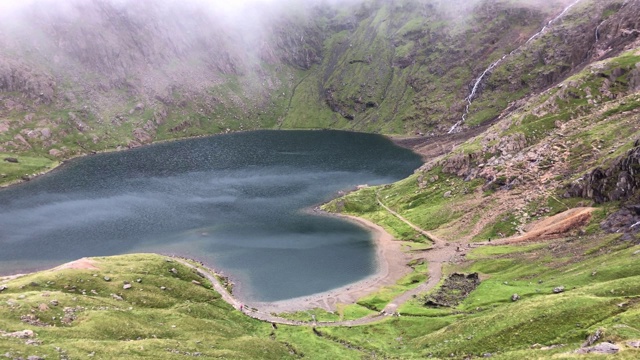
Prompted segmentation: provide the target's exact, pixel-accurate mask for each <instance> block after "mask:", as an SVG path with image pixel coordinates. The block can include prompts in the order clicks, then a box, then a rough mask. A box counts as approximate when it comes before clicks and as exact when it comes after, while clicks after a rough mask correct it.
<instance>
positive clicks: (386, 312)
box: [174, 195, 460, 327]
mask: <svg viewBox="0 0 640 360" xmlns="http://www.w3.org/2000/svg"><path fill="white" fill-rule="evenodd" d="M376 200H377V201H378V204H379V205H380V206H381V207H382V208H383V209H385V210H386V211H388V212H389V213H390V214H392V215H393V216H395V217H397V218H398V219H399V220H401V221H402V222H404V223H405V224H407V225H409V226H410V227H411V228H412V229H414V230H416V231H417V232H419V233H420V234H422V235H424V236H426V237H427V238H429V239H430V240H431V241H433V243H434V247H433V248H431V249H428V250H425V251H424V252H422V254H421V258H423V259H424V260H426V261H427V262H428V265H429V267H428V269H429V275H428V280H427V281H426V282H424V283H422V284H420V285H419V286H418V287H416V288H413V289H411V290H409V291H406V292H404V293H402V294H401V295H399V296H397V297H396V298H394V299H393V300H392V301H390V302H389V304H387V306H386V307H385V308H384V309H383V310H382V311H381V312H380V313H376V314H372V315H368V316H365V317H362V318H359V319H354V320H342V321H331V322H325V321H299V320H291V319H286V318H283V317H279V316H276V315H274V314H272V313H268V312H265V311H260V310H259V309H255V308H249V307H244V306H243V304H242V303H241V302H240V301H239V300H238V299H236V298H235V297H233V295H231V294H230V293H229V291H228V290H227V289H226V288H225V287H224V286H223V285H222V284H221V283H220V281H218V278H217V277H216V275H215V273H214V271H212V270H211V269H208V268H206V267H204V266H196V265H193V264H191V263H189V262H187V261H185V260H183V259H180V258H174V260H175V261H177V262H179V263H181V264H182V265H184V266H186V267H189V268H191V269H194V270H196V271H197V272H198V274H199V275H200V276H203V277H204V278H206V279H207V280H209V281H210V282H211V284H212V285H213V288H214V290H215V291H217V292H218V293H219V294H220V296H221V297H222V299H223V300H224V301H225V302H227V303H228V304H230V305H231V306H233V307H234V308H235V309H237V310H240V311H242V312H243V313H244V314H246V315H247V316H250V317H252V318H254V319H257V320H261V321H266V322H270V323H272V324H282V325H292V326H312V327H327V326H357V325H366V324H371V323H374V322H377V321H381V320H383V319H385V318H386V317H388V316H393V315H396V314H397V313H398V308H399V307H400V306H401V305H403V304H404V303H406V302H407V301H409V300H410V299H412V298H413V297H414V296H415V295H417V294H420V293H424V292H427V291H429V290H431V289H433V288H435V287H436V286H437V285H438V284H439V283H440V281H441V280H442V264H443V263H446V262H449V261H451V260H452V259H453V258H454V257H455V256H456V255H457V254H459V251H458V250H459V249H460V248H459V247H458V249H456V247H455V246H450V244H449V243H448V242H447V241H445V240H443V239H441V238H439V237H437V236H436V235H434V234H433V233H431V232H428V231H426V230H424V229H421V228H420V227H418V226H416V225H415V224H413V223H411V222H410V221H409V220H407V219H405V218H404V217H402V216H401V215H400V214H398V213H397V212H395V211H393V210H392V209H390V208H389V207H388V206H386V205H385V204H384V203H382V201H381V200H380V198H379V197H378V196H377V195H376Z"/></svg>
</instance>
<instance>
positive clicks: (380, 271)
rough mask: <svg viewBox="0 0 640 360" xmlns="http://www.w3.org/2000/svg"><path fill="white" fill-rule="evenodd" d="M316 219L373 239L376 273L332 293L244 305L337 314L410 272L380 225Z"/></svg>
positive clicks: (345, 217) (397, 245)
mask: <svg viewBox="0 0 640 360" xmlns="http://www.w3.org/2000/svg"><path fill="white" fill-rule="evenodd" d="M314 214H315V215H317V216H330V217H335V218H339V219H343V220H346V221H349V222H351V223H353V224H356V225H357V226H359V227H361V228H363V229H365V230H366V231H367V232H369V233H370V234H371V235H372V241H373V245H374V246H375V253H376V271H375V272H374V273H373V274H371V275H369V276H367V277H366V278H364V279H362V280H360V281H357V282H354V283H350V284H347V285H344V286H341V287H338V288H335V289H331V290H327V291H324V292H320V293H316V294H311V295H306V296H301V297H297V298H293V299H287V300H279V301H273V302H261V301H247V302H246V303H247V305H249V306H252V307H255V308H257V309H260V310H261V311H266V312H270V313H284V312H296V311H305V310H311V309H316V308H320V309H324V310H326V311H334V310H336V305H338V304H346V305H349V304H355V303H356V302H357V301H358V300H359V299H361V298H363V297H365V296H367V295H370V294H373V293H375V292H377V291H379V290H380V289H381V288H383V287H384V286H390V285H395V284H396V283H397V281H398V280H400V279H401V278H403V277H404V276H406V275H408V274H409V273H411V271H413V270H412V269H411V267H409V266H408V265H407V264H408V263H409V261H410V260H411V258H410V256H409V255H408V254H407V253H406V252H404V251H403V250H402V244H401V243H400V242H399V241H397V240H396V239H395V238H394V237H393V236H392V235H391V234H389V233H388V232H387V231H386V230H384V228H382V227H381V226H380V225H378V224H376V223H374V222H372V221H370V220H367V219H364V218H360V217H357V216H352V215H344V214H333V213H327V212H314Z"/></svg>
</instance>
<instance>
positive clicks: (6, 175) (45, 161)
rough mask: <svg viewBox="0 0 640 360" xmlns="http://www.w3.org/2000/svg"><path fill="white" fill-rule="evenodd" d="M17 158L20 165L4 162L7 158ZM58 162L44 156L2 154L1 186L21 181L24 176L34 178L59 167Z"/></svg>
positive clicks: (0, 168) (0, 165) (0, 167)
mask: <svg viewBox="0 0 640 360" xmlns="http://www.w3.org/2000/svg"><path fill="white" fill-rule="evenodd" d="M8 157H11V158H17V159H18V163H17V164H16V163H10V162H7V161H4V159H5V158H8ZM58 164H59V163H58V161H56V160H51V159H49V158H47V157H44V156H33V155H28V156H23V155H16V154H10V153H0V174H2V175H0V184H8V183H12V182H15V181H18V180H20V179H21V178H22V177H23V176H28V177H32V176H33V175H36V174H39V173H41V172H46V171H49V170H51V169H53V168H54V167H56V166H58Z"/></svg>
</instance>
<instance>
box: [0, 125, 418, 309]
mask: <svg viewBox="0 0 640 360" xmlns="http://www.w3.org/2000/svg"><path fill="white" fill-rule="evenodd" d="M420 164H421V161H420V158H419V157H418V156H417V155H415V154H413V153H412V152H410V151H408V150H405V149H401V148H399V147H396V146H395V145H393V144H392V143H391V142H390V141H388V140H387V139H386V138H384V137H382V136H377V135H371V134H358V133H349V132H338V131H287V132H279V131H256V132H246V133H237V134H230V135H221V136H214V137H210V138H200V139H191V140H185V141H177V142H171V143H163V144H156V145H151V146H147V147H143V148H138V149H135V150H130V151H124V152H118V153H108V154H100V155H95V156H91V157H85V158H82V159H77V160H75V161H72V162H71V164H69V165H67V166H65V167H64V168H62V169H60V170H56V171H54V172H52V173H51V174H48V175H46V176H43V177H41V178H39V179H36V180H34V181H31V182H29V183H25V184H21V185H18V186H14V187H11V188H9V189H5V190H0V274H10V273H16V272H22V271H30V270H36V269H43V268H48V267H51V266H55V265H58V264H61V263H64V262H67V261H71V260H74V259H78V258H80V257H84V256H104V255H115V254H124V253H135V252H158V253H165V254H177V255H183V256H189V257H193V258H197V259H199V260H201V261H204V262H205V263H207V264H208V265H210V266H213V267H215V268H217V269H221V270H223V272H224V273H225V274H227V275H231V276H232V278H234V279H235V280H236V281H237V282H239V283H240V284H241V286H240V288H239V291H240V294H239V295H240V296H241V297H242V298H245V299H247V300H254V301H276V300H284V299H290V298H295V297H299V296H304V295H309V294H314V293H318V292H322V291H327V290H330V289H333V288H337V287H340V286H343V285H346V284H349V283H352V282H355V281H358V280H361V279H363V278H365V277H367V276H368V275H370V274H372V273H373V272H374V271H375V252H374V245H373V244H372V241H371V238H370V234H369V233H368V232H366V231H365V230H363V229H361V228H360V227H358V226H356V225H353V224H351V223H348V222H345V221H342V220H339V219H335V218H331V217H324V216H313V215H310V214H308V213H306V212H304V211H303V210H304V209H306V208H309V207H311V206H314V205H317V204H318V203H321V202H323V201H326V200H329V199H331V198H332V197H334V196H335V195H336V192H337V191H339V190H343V189H349V188H353V187H354V186H355V185H358V184H364V183H367V184H371V185H374V184H383V183H389V182H392V181H396V180H399V179H401V178H404V177H406V176H408V175H409V174H411V172H412V171H413V170H414V169H416V168H417V167H418V166H420Z"/></svg>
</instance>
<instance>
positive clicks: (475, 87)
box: [448, 0, 598, 134]
mask: <svg viewBox="0 0 640 360" xmlns="http://www.w3.org/2000/svg"><path fill="white" fill-rule="evenodd" d="M580 1H582V0H576V1H574V2H573V3H571V4H570V5H569V6H567V7H566V8H564V10H562V12H561V13H560V14H559V15H558V16H556V17H554V18H553V19H551V20H549V22H548V23H547V24H546V25H545V26H543V27H542V29H540V31H538V32H537V33H535V34H533V36H531V37H530V38H529V40H527V41H526V42H525V43H524V44H523V45H521V46H519V47H518V48H516V49H515V50H513V51H511V52H510V53H509V54H506V55H504V56H502V57H501V58H500V59H498V60H497V61H495V62H493V63H492V64H491V65H489V67H488V68H486V69H485V70H484V71H483V72H482V74H480V76H479V77H478V78H477V79H476V81H475V83H474V84H473V87H472V88H471V92H470V93H469V96H467V97H466V98H465V101H466V102H467V104H466V106H465V108H464V112H463V113H462V119H461V120H460V121H458V122H457V123H455V124H454V125H453V126H452V127H451V129H450V130H449V132H448V134H452V133H454V132H455V131H456V129H457V128H458V126H460V125H462V124H464V122H465V121H466V120H467V115H469V107H470V106H471V103H472V102H473V100H474V99H475V97H476V93H477V91H478V89H479V88H480V85H481V84H482V80H484V78H485V77H486V76H487V75H489V74H490V73H491V71H492V70H493V69H494V68H495V67H496V66H498V65H499V64H500V63H501V62H502V61H503V60H504V59H506V58H507V56H510V55H513V54H514V53H515V52H517V51H518V50H520V49H521V48H522V47H523V46H524V45H527V44H528V43H530V42H531V41H532V40H533V39H535V38H537V37H538V36H540V35H541V34H542V33H544V32H545V30H547V28H548V27H549V26H551V24H553V23H554V22H556V21H558V19H560V18H562V17H563V16H564V15H565V14H566V13H567V11H569V10H570V9H571V8H572V7H574V6H575V5H576V4H578V3H579V2H580ZM597 36H598V34H597V29H596V38H597ZM596 41H597V40H596Z"/></svg>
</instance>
